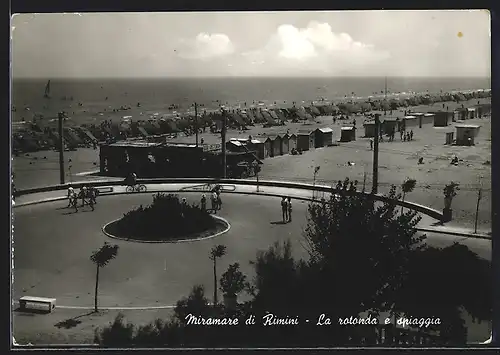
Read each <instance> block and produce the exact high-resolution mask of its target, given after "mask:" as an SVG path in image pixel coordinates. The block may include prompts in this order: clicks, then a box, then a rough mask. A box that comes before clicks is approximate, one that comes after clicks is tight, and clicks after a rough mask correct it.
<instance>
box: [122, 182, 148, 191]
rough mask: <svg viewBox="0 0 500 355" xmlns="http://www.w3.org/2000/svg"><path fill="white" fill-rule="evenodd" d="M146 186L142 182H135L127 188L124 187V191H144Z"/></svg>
mask: <svg viewBox="0 0 500 355" xmlns="http://www.w3.org/2000/svg"><path fill="white" fill-rule="evenodd" d="M146 190H147V188H146V185H143V184H135V185H128V186H127V188H126V189H125V191H126V192H129V193H130V192H146Z"/></svg>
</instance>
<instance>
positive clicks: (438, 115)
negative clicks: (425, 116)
mask: <svg viewBox="0 0 500 355" xmlns="http://www.w3.org/2000/svg"><path fill="white" fill-rule="evenodd" d="M432 113H433V114H434V127H446V126H448V122H449V121H450V116H451V115H452V113H451V112H447V111H437V112H432Z"/></svg>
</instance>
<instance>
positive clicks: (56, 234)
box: [14, 193, 491, 307]
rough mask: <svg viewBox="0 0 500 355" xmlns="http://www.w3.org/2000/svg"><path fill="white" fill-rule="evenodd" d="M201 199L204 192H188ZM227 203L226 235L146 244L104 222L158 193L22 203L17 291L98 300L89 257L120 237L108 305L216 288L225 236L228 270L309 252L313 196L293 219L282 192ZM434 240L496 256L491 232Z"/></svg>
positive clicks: (104, 275)
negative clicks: (273, 253) (213, 259)
mask: <svg viewBox="0 0 500 355" xmlns="http://www.w3.org/2000/svg"><path fill="white" fill-rule="evenodd" d="M182 195H183V196H185V197H186V198H187V199H188V200H190V201H192V202H195V199H196V200H197V199H198V197H199V194H195V193H185V194H182ZM223 202H224V206H223V210H222V211H221V213H220V215H221V216H222V217H224V218H226V219H227V220H228V221H229V222H230V224H231V229H230V231H229V232H228V233H226V234H224V235H221V236H219V237H216V238H213V239H209V240H204V241H197V242H190V243H177V244H170V243H167V244H141V243H132V242H125V241H116V240H110V239H109V238H107V237H106V236H105V235H104V234H103V233H102V231H101V228H102V226H103V225H104V224H106V223H107V222H109V221H112V220H114V219H117V218H120V217H121V216H122V215H123V214H124V213H125V212H127V211H129V210H130V209H131V208H133V207H136V206H139V205H140V204H143V205H146V204H149V203H151V194H149V193H147V194H128V195H112V196H102V197H101V198H100V199H99V203H98V205H97V206H96V211H95V212H91V211H90V209H89V208H88V207H86V208H85V210H84V211H81V212H79V213H76V214H75V213H70V210H68V209H66V208H65V206H66V205H67V202H66V201H57V202H48V203H43V204H37V205H30V206H23V207H18V208H16V209H15V220H14V231H15V232H14V233H15V245H14V248H15V259H14V263H15V271H14V277H15V283H14V297H15V298H18V297H19V296H21V295H36V296H47V297H56V298H57V299H58V304H59V305H66V306H89V305H92V302H93V296H92V295H93V287H94V277H95V269H94V266H93V264H92V263H91V262H90V260H89V256H90V254H91V252H92V251H93V250H95V249H96V248H98V247H99V246H101V245H102V244H103V242H104V241H111V242H115V243H117V244H119V245H120V251H119V256H118V258H117V259H116V260H113V261H112V262H111V263H110V264H109V266H107V267H106V268H105V269H104V270H103V271H102V272H101V274H100V275H101V276H100V304H101V305H102V306H103V307H116V306H119V307H120V306H122V307H130V306H158V305H171V304H174V303H175V302H176V301H177V300H179V299H180V298H181V297H182V296H185V295H186V294H187V293H188V292H189V290H190V289H191V287H192V286H193V285H194V284H204V285H205V286H206V290H207V294H208V295H211V294H212V293H213V285H212V274H211V272H212V269H211V264H210V260H209V259H208V254H209V250H210V248H211V247H212V246H213V245H215V244H225V245H226V246H227V247H228V254H227V256H225V257H224V258H222V260H221V261H220V262H219V264H218V265H219V270H220V271H221V272H222V271H223V270H225V269H226V268H227V266H228V265H229V264H230V263H233V262H236V261H238V262H240V264H241V265H242V269H243V270H244V271H245V272H246V273H247V274H249V275H252V271H253V270H252V268H251V267H250V265H249V264H248V261H249V260H252V259H255V255H256V253H257V251H258V250H266V249H267V248H268V247H269V246H270V245H271V244H272V243H273V242H275V241H282V240H285V239H287V238H289V239H290V240H291V241H292V243H293V245H294V248H295V254H296V256H298V257H305V256H306V255H307V254H306V252H305V250H304V249H303V247H302V246H301V231H302V230H303V227H304V225H305V221H306V209H307V204H306V202H302V201H295V203H294V216H293V217H294V218H293V222H292V223H290V224H286V225H281V224H276V222H278V221H280V219H281V215H280V213H281V211H280V204H279V199H278V198H277V197H269V196H254V195H236V194H225V195H223ZM427 236H428V242H429V243H430V244H432V245H436V246H446V245H449V244H451V243H453V242H454V241H458V242H460V243H463V244H465V245H467V246H469V247H470V248H471V249H472V250H473V251H475V252H476V253H478V254H479V255H480V256H481V257H484V258H488V259H489V258H490V252H491V251H490V250H491V242H490V241H489V240H481V239H472V238H463V237H455V236H449V235H443V234H437V233H427Z"/></svg>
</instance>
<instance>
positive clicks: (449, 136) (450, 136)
mask: <svg viewBox="0 0 500 355" xmlns="http://www.w3.org/2000/svg"><path fill="white" fill-rule="evenodd" d="M454 135H455V132H453V131H448V132H445V136H446V139H445V142H444V144H446V145H452V144H453V139H454Z"/></svg>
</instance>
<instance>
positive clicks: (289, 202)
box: [287, 196, 292, 222]
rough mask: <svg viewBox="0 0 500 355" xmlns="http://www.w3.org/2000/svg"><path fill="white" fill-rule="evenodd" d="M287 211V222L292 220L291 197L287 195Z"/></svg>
mask: <svg viewBox="0 0 500 355" xmlns="http://www.w3.org/2000/svg"><path fill="white" fill-rule="evenodd" d="M287 212H288V222H291V221H292V198H291V197H290V196H288V198H287Z"/></svg>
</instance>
